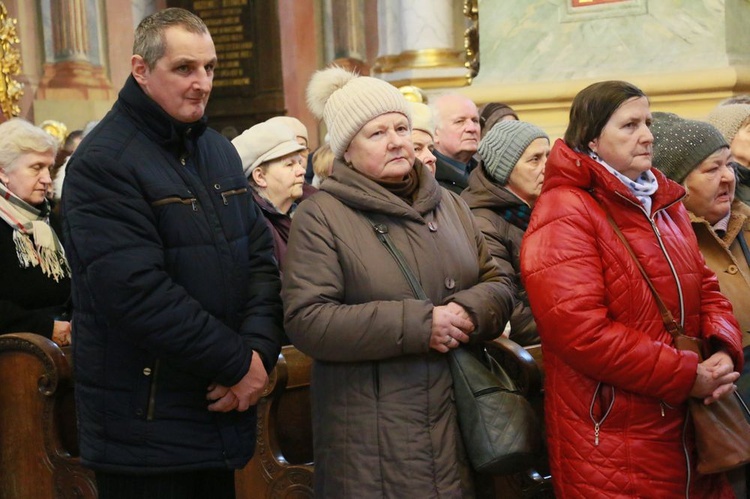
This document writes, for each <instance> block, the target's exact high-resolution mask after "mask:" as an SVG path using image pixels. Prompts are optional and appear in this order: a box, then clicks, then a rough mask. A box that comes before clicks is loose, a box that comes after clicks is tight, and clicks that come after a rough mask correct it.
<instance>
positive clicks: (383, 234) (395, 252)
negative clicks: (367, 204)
mask: <svg viewBox="0 0 750 499" xmlns="http://www.w3.org/2000/svg"><path fill="white" fill-rule="evenodd" d="M362 215H363V216H364V217H365V218H366V219H367V221H368V222H370V225H372V228H373V230H375V234H376V235H377V236H378V239H379V240H380V242H381V243H383V246H385V248H386V249H387V250H388V252H389V253H390V254H391V256H392V257H393V259H394V260H396V263H397V264H398V268H399V269H401V272H402V273H403V274H404V277H405V278H406V281H407V282H408V283H409V287H410V288H411V291H412V293H414V296H416V297H417V298H419V299H420V300H429V298H427V294H426V293H425V292H424V289H422V285H421V284H420V283H419V280H418V279H417V277H416V276H415V275H414V272H412V270H411V267H409V264H408V263H406V259H405V258H404V255H403V253H401V251H400V250H399V249H398V248H397V247H396V245H395V244H393V240H392V239H391V236H389V235H388V226H387V225H386V224H384V223H377V222H374V221H373V220H372V219H371V218H370V217H369V216H368V215H367V213H362Z"/></svg>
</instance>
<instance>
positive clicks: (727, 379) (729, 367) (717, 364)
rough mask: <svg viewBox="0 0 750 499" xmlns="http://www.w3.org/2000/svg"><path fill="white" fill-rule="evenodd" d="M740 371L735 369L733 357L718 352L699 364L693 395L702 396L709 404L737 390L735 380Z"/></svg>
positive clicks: (691, 392) (704, 401) (705, 402)
mask: <svg viewBox="0 0 750 499" xmlns="http://www.w3.org/2000/svg"><path fill="white" fill-rule="evenodd" d="M739 377H740V373H738V372H736V371H735V370H734V363H733V362H732V358H731V357H730V356H729V354H727V353H726V352H716V353H715V354H713V355H712V356H711V357H709V358H707V359H706V360H704V361H703V362H701V363H700V364H698V370H697V376H696V378H695V383H693V389H692V390H691V391H690V396H691V397H696V398H702V399H703V403H704V404H706V405H708V404H712V403H714V402H716V401H717V400H719V399H720V398H721V397H723V396H724V395H726V394H728V393H732V392H733V391H734V390H735V386H734V382H735V381H737V378H739Z"/></svg>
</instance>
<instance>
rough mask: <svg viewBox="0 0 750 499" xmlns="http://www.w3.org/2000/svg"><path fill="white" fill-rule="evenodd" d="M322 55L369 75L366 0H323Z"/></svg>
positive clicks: (328, 59) (327, 60)
mask: <svg viewBox="0 0 750 499" xmlns="http://www.w3.org/2000/svg"><path fill="white" fill-rule="evenodd" d="M323 8H324V11H325V13H324V16H323V31H324V33H325V35H324V53H325V61H326V63H335V64H337V65H339V66H342V67H344V68H346V69H349V70H353V71H357V72H358V73H360V74H369V71H370V70H369V66H368V64H367V62H366V61H367V41H366V37H365V19H364V12H365V0H324V4H323Z"/></svg>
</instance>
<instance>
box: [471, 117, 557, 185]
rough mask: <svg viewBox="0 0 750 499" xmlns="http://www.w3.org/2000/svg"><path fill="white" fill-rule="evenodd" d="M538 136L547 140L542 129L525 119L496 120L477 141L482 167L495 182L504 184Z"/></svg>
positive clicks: (547, 137)
mask: <svg viewBox="0 0 750 499" xmlns="http://www.w3.org/2000/svg"><path fill="white" fill-rule="evenodd" d="M539 138H545V139H547V140H549V136H547V134H546V133H544V130H542V129H541V128H539V127H538V126H536V125H532V124H531V123H527V122H525V121H515V120H513V121H498V122H497V123H496V124H495V126H493V127H492V129H491V130H489V131H488V132H487V134H486V135H485V136H484V137H483V138H482V140H481V141H480V142H479V155H480V156H481V157H482V164H483V165H484V169H485V170H486V171H487V173H488V174H489V175H490V177H492V179H493V180H495V182H498V183H499V184H500V185H505V184H506V183H507V182H508V177H510V173H511V172H512V171H513V168H515V166H516V163H518V160H519V159H521V156H523V153H524V151H526V148H527V147H529V144H531V143H532V142H533V141H534V140H535V139H539Z"/></svg>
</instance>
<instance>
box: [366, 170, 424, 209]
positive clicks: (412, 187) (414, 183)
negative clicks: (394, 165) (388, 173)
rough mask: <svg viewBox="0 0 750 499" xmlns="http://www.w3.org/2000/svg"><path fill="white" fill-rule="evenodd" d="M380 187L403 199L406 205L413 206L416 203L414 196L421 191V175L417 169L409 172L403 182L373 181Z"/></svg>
mask: <svg viewBox="0 0 750 499" xmlns="http://www.w3.org/2000/svg"><path fill="white" fill-rule="evenodd" d="M372 180H373V181H374V182H375V183H377V184H378V185H381V186H383V187H385V188H386V189H388V191H389V192H391V193H392V194H394V195H396V196H398V197H399V198H400V199H403V200H404V202H406V204H408V205H409V206H411V204H412V203H413V202H414V194H416V192H417V190H418V189H419V175H418V174H417V170H416V168H412V169H411V170H409V173H408V174H407V175H406V176H405V177H404V178H403V179H401V180H381V179H372Z"/></svg>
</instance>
